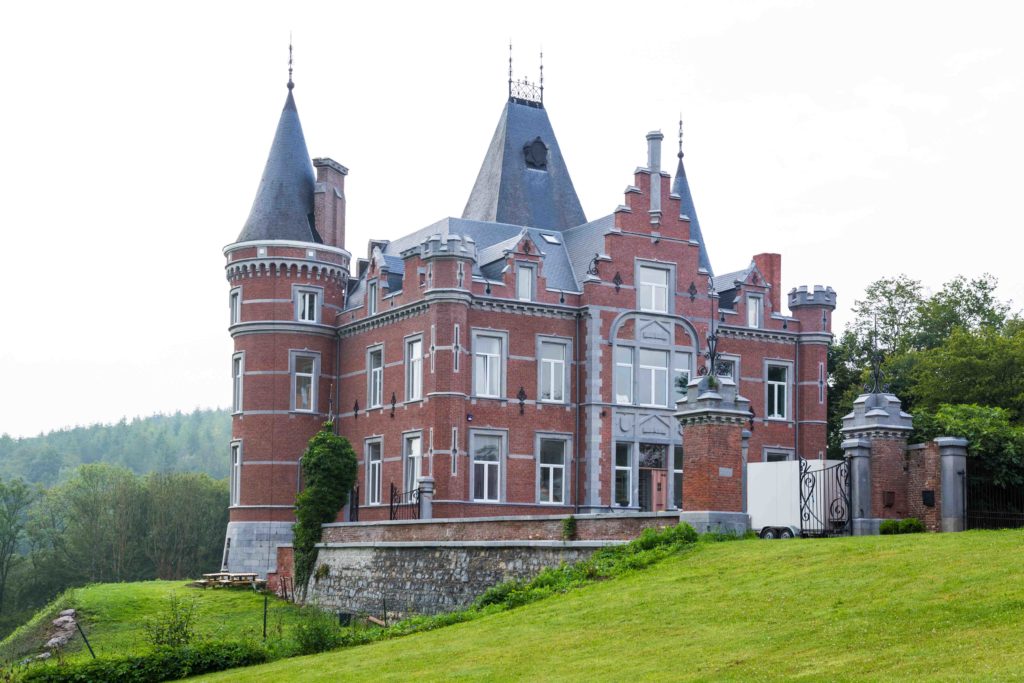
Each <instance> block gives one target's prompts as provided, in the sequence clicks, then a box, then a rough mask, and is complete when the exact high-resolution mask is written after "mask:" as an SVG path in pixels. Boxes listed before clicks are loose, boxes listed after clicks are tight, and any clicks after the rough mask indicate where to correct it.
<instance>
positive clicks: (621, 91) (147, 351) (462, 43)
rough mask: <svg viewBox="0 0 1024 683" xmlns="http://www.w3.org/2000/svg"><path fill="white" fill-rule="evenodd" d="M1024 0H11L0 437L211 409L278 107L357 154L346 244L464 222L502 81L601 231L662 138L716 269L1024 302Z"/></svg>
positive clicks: (349, 162)
mask: <svg viewBox="0 0 1024 683" xmlns="http://www.w3.org/2000/svg"><path fill="white" fill-rule="evenodd" d="M1021 14H1022V10H1021V6H1020V5H1019V3H1011V2H1005V3H996V2H986V3H966V2H961V3H957V4H953V3H940V2H905V3H904V2H900V3H897V2H846V3H839V2H827V3H825V2H822V3H815V4H811V3H803V2H781V3H767V2H756V3H740V2H729V3H722V2H704V3H693V2H680V1H679V0H674V1H671V2H655V1H650V0H649V1H647V2H639V3H614V4H609V5H607V6H605V5H603V4H600V3H594V2H588V3H585V4H584V3H580V4H571V5H570V4H569V3H561V2H551V1H548V2H539V3H534V2H522V1H518V2H507V3H500V4H499V3H487V2H471V3H465V4H448V3H437V2H434V3H424V2H417V3H409V4H400V3H385V2H380V3H341V2H325V3H307V2H292V3H283V2H275V3H268V4H260V3H252V2H246V3H226V2H204V3H201V4H200V3H190V2H175V3H160V4H159V5H158V4H156V3H145V2H132V3H125V4H123V5H122V4H117V5H115V4H109V3H102V2H99V3H98V2H74V3H63V4H62V3H31V2H20V3H6V4H5V5H4V8H3V9H2V10H0V63H2V64H3V65H4V70H3V73H4V80H5V81H6V83H5V87H4V101H3V109H2V110H3V123H2V125H0V152H2V156H0V159H2V161H0V217H2V221H3V223H2V226H3V227H2V233H0V234H2V236H3V242H2V245H3V246H2V252H0V254H2V256H3V258H2V263H0V292H2V294H3V297H4V299H3V306H2V311H3V318H2V320H3V322H0V325H2V330H0V433H4V432H6V433H9V434H11V435H13V436H25V435H32V434H36V433H39V432H40V431H44V430H50V429H56V428H61V427H65V426H72V425H76V424H88V423H92V422H97V421H102V422H112V421H116V420H118V419H119V418H121V417H122V416H128V417H132V416H136V415H148V414H151V413H154V412H161V411H162V412H170V411H174V410H178V409H181V410H191V409H192V408H195V407H197V406H202V407H214V406H226V405H227V404H228V401H229V398H230V388H231V385H230V379H229V365H230V353H231V348H232V346H231V341H230V338H229V336H228V333H227V319H228V310H227V292H228V286H227V283H226V281H225V279H224V271H223V256H222V253H221V249H222V248H223V246H224V245H226V244H228V243H230V242H232V241H233V240H234V239H235V237H236V236H237V235H238V232H239V230H240V229H241V227H242V224H243V223H244V221H245V218H246V216H247V215H248V211H249V207H250V205H251V203H252V199H253V196H254V195H255V192H256V187H257V184H258V182H259V178H260V174H261V172H262V169H263V164H264V161H265V159H266V155H267V152H268V151H269V148H270V142H271V139H272V136H273V132H274V128H275V125H276V123H277V119H278V116H279V114H280V110H281V106H282V105H283V103H284V99H285V94H286V90H285V83H286V81H287V57H288V50H287V45H288V35H289V32H291V33H292V35H293V36H294V44H295V82H296V89H295V97H296V101H297V104H298V108H299V114H300V117H301V120H302V124H303V127H304V129H305V134H306V141H307V144H308V147H309V150H310V153H311V154H312V155H313V156H330V157H332V158H334V159H336V160H337V161H339V162H340V163H342V164H344V165H345V166H347V167H348V168H349V169H350V174H349V176H348V180H347V197H348V244H347V247H348V249H349V250H350V251H351V252H352V253H353V255H354V256H356V257H358V256H365V254H366V242H367V240H368V239H369V238H371V237H376V238H384V239H393V238H396V237H398V236H400V235H403V234H405V233H407V232H410V231H412V230H415V229H417V228H420V227H422V226H424V225H427V224H429V223H431V222H433V221H435V220H438V219H440V218H442V217H444V216H458V215H460V214H461V213H462V209H463V207H464V205H465V202H466V199H467V197H468V195H469V191H470V189H471V187H472V184H473V180H474V179H475V177H476V173H477V171H478V169H479V166H480V162H481V161H482V160H483V155H484V151H485V150H486V147H487V144H488V142H489V141H490V138H491V135H492V133H493V131H494V127H495V125H496V124H497V120H498V116H499V114H500V112H501V108H502V106H503V105H504V102H505V98H506V93H507V85H506V80H507V75H506V74H507V67H508V62H507V59H508V41H509V39H510V38H511V39H512V41H513V43H514V45H515V71H516V76H517V77H518V76H528V77H530V78H535V77H536V74H537V63H538V57H537V53H538V52H539V51H540V50H541V49H542V48H543V51H544V66H545V69H544V72H545V104H546V107H547V109H548V112H549V115H550V117H551V120H552V123H553V125H554V128H555V132H556V134H557V135H558V140H559V144H560V146H561V148H562V152H563V154H564V156H565V159H566V162H567V164H568V167H569V170H570V173H571V174H572V177H573V180H574V182H575V185H576V190H577V192H578V194H579V196H580V200H581V201H582V203H583V208H584V210H585V212H586V214H587V217H588V218H589V219H594V218H598V217H600V216H603V215H606V214H608V213H610V212H611V211H612V210H613V209H614V208H615V206H616V205H618V204H620V203H621V202H622V191H623V189H624V188H625V187H626V186H627V185H629V184H631V183H632V179H633V176H632V173H633V169H634V168H635V167H636V166H638V165H642V164H643V163H644V162H645V159H646V151H645V144H646V143H645V141H644V135H645V134H646V133H647V131H649V130H652V129H661V130H662V131H664V133H665V137H666V148H665V157H666V159H667V160H669V161H671V162H672V163H671V164H669V163H666V166H669V167H670V168H673V169H674V153H675V139H676V125H677V124H676V121H677V119H678V116H679V112H680V111H681V112H682V115H683V119H684V122H685V124H684V125H685V151H686V164H687V173H688V175H689V179H690V184H691V188H692V190H693V196H694V200H695V203H696V205H697V211H698V214H699V216H700V221H701V226H702V228H703V231H704V235H705V239H706V241H707V245H708V250H709V253H710V256H711V261H712V265H713V267H714V268H715V270H716V271H717V272H719V273H722V272H727V271H730V270H734V269H738V268H742V267H744V266H745V265H746V264H747V263H748V262H749V260H750V257H751V255H753V254H755V253H759V252H763V251H775V252H780V253H782V255H783V287H784V289H785V290H787V291H788V290H789V289H790V288H791V287H793V286H798V285H801V284H807V285H814V284H828V285H831V286H833V287H834V288H835V289H836V290H837V292H838V293H839V306H840V308H839V311H837V314H836V316H835V321H836V324H837V326H840V327H841V326H842V324H843V323H844V322H845V321H846V320H847V319H848V311H849V306H850V305H851V304H852V302H853V300H854V299H855V298H857V297H859V296H860V295H861V293H862V292H863V289H864V287H865V285H866V284H868V283H869V282H871V281H873V280H875V279H877V278H880V277H883V276H891V275H895V274H897V273H900V272H904V273H907V274H908V275H910V276H912V277H914V278H918V279H920V280H922V281H923V282H924V283H925V284H926V285H929V286H931V287H933V288H937V287H939V286H940V285H941V284H942V283H943V282H944V281H946V280H948V279H950V278H951V277H953V276H955V275H957V274H960V273H962V274H965V275H968V276H972V275H978V274H981V273H983V272H989V273H992V274H993V275H995V276H996V277H998V278H999V281H1000V294H1001V295H1002V296H1003V297H1004V298H1011V299H1013V300H1014V303H1015V306H1016V307H1017V308H1019V307H1020V305H1021V303H1022V302H1024V275H1022V274H1021V270H1020V267H1019V265H1018V264H1019V263H1020V260H1021V255H1020V253H1019V252H1020V249H1021V247H1022V246H1024V238H1022V237H1021V227H1022V226H1021V218H1020V216H1021V211H1020V207H1019V204H1020V197H1021V185H1022V180H1024V172H1022V170H1021V168H1022V163H1024V132H1022V126H1024V69H1022V67H1024V41H1022V40H1021V39H1020V36H1019V33H1020V26H1021V25H1022V23H1021Z"/></svg>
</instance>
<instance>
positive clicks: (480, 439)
mask: <svg viewBox="0 0 1024 683" xmlns="http://www.w3.org/2000/svg"><path fill="white" fill-rule="evenodd" d="M472 441H473V446H472V448H473V500H477V501H486V502H492V503H496V502H498V499H499V497H500V495H501V490H500V489H501V449H502V438H501V436H499V435H497V434H474V435H473V439H472Z"/></svg>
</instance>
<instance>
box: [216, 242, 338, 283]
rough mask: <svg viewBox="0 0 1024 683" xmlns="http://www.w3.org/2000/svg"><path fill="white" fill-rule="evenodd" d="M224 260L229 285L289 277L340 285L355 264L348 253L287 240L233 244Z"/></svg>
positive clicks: (227, 249) (225, 250)
mask: <svg viewBox="0 0 1024 683" xmlns="http://www.w3.org/2000/svg"><path fill="white" fill-rule="evenodd" d="M224 256H225V258H226V259H227V264H226V266H225V271H226V274H227V279H228V281H229V282H234V281H236V280H239V279H244V278H254V277H286V278H294V279H303V280H314V281H324V282H329V283H333V284H340V283H343V282H344V281H345V280H346V279H347V278H348V276H349V263H350V261H351V255H350V254H349V253H348V252H347V251H345V250H344V249H339V248H337V247H329V246H326V245H320V244H309V243H302V242H289V241H285V240H267V241H262V242H239V243H235V244H230V245H228V246H227V247H225V248H224Z"/></svg>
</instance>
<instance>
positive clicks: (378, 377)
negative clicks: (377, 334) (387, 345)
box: [366, 346, 384, 408]
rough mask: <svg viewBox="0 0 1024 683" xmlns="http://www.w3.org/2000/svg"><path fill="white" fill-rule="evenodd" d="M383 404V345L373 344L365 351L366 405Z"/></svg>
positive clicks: (379, 405)
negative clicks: (373, 345)
mask: <svg viewBox="0 0 1024 683" xmlns="http://www.w3.org/2000/svg"><path fill="white" fill-rule="evenodd" d="M383 404H384V347H383V346H375V347H373V348H371V349H370V350H369V351H367V352H366V407H367V408H380V407H381V406H382V405H383Z"/></svg>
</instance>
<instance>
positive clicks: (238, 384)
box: [231, 353, 245, 413]
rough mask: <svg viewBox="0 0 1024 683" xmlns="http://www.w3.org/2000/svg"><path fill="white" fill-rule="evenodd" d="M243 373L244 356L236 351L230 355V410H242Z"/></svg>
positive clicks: (234, 411) (235, 411)
mask: <svg viewBox="0 0 1024 683" xmlns="http://www.w3.org/2000/svg"><path fill="white" fill-rule="evenodd" d="M244 375H245V357H244V356H243V355H242V354H240V353H236V354H235V355H234V356H232V357H231V412H233V413H240V412H242V380H243V377H244Z"/></svg>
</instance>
